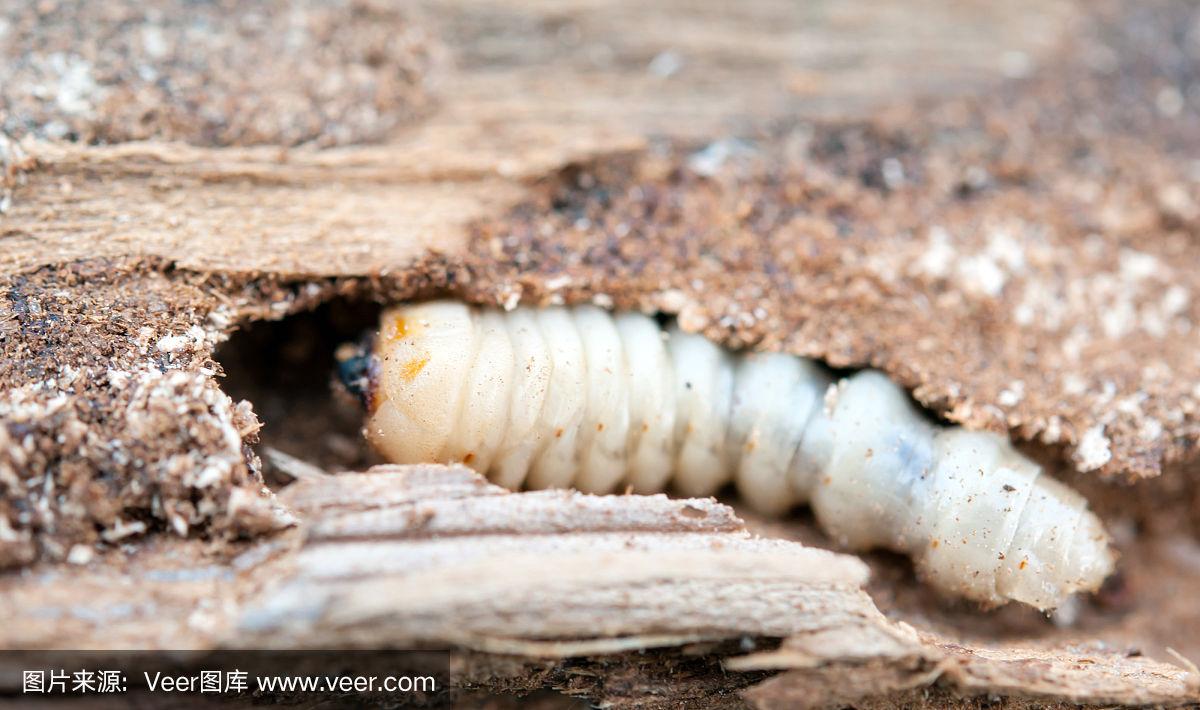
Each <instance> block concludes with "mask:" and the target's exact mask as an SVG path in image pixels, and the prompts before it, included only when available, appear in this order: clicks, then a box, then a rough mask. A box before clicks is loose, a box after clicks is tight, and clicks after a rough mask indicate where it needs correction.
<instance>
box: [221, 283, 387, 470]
mask: <svg viewBox="0 0 1200 710" xmlns="http://www.w3.org/2000/svg"><path fill="white" fill-rule="evenodd" d="M380 310H382V306H380V305H379V304H377V303H372V302H369V301H365V300H356V299H350V298H335V299H332V300H330V301H327V302H325V303H323V304H321V305H320V306H318V307H317V308H315V309H313V310H311V311H306V312H303V313H298V314H295V315H291V316H288V317H286V318H283V319H281V320H277V321H256V322H252V323H249V324H247V325H246V326H244V327H242V328H241V329H239V330H238V331H236V332H235V333H234V334H233V335H232V336H231V337H230V339H229V340H228V341H227V342H225V343H224V344H223V345H222V346H221V347H219V348H218V349H217V351H216V360H217V361H218V362H219V363H221V366H222V368H223V369H224V371H225V377H224V378H223V379H222V380H221V387H222V389H224V390H225V392H226V393H228V394H229V396H230V397H232V398H233V399H234V400H235V401H237V400H243V399H244V400H248V401H249V402H250V403H251V404H252V405H253V407H254V411H255V413H256V414H257V415H258V418H259V421H261V422H262V425H263V426H262V429H261V430H260V432H259V443H258V445H257V446H256V447H255V448H256V449H257V451H258V452H259V455H260V456H261V457H262V458H263V460H264V466H263V468H264V475H265V476H266V478H267V481H268V482H269V483H271V484H272V485H278V484H281V483H286V482H287V481H289V480H290V477H282V476H280V475H279V474H280V472H279V471H277V470H275V467H274V466H272V464H271V462H270V460H269V457H267V456H263V454H264V453H265V452H266V451H268V450H270V449H274V450H278V451H281V452H283V453H285V454H288V455H290V456H293V457H295V458H298V459H301V460H302V461H305V462H307V463H310V464H313V465H315V466H318V467H320V468H322V469H324V470H326V471H328V472H331V473H332V472H337V471H348V470H354V471H357V470H363V469H365V468H367V467H369V466H372V465H374V464H377V463H382V460H381V459H379V457H378V456H377V455H376V454H375V453H374V452H372V451H371V450H370V447H368V446H367V444H366V441H365V440H364V439H363V436H362V423H363V414H362V409H361V407H360V405H359V404H358V403H357V402H356V401H355V400H354V398H353V397H351V396H350V395H349V394H348V393H346V392H345V391H343V390H340V389H339V388H338V387H337V386H335V381H336V370H337V363H336V360H335V356H334V353H335V351H336V350H337V348H338V346H339V345H342V344H343V343H348V342H353V341H355V340H357V339H358V338H360V337H361V336H362V335H363V334H364V333H366V332H368V331H370V330H372V329H374V328H376V327H377V323H378V321H379V312H380Z"/></svg>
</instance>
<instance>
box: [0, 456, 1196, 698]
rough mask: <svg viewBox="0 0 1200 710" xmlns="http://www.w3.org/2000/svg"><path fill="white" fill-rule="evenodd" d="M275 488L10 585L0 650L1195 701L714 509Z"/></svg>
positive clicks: (442, 487)
mask: <svg viewBox="0 0 1200 710" xmlns="http://www.w3.org/2000/svg"><path fill="white" fill-rule="evenodd" d="M283 498H284V500H285V501H286V503H287V504H289V505H290V506H291V507H292V511H293V512H294V514H295V515H296V516H297V517H298V519H299V520H300V521H301V522H300V524H299V526H298V528H297V529H295V530H292V531H290V532H289V533H287V534H285V535H283V536H280V537H278V538H276V539H273V540H269V541H263V542H258V543H253V544H250V545H248V546H245V547H244V548H243V549H241V550H239V551H238V553H237V555H236V556H235V557H233V559H232V560H231V561H230V562H227V563H219V562H216V561H214V562H212V563H209V564H199V565H197V564H196V563H194V562H191V561H190V560H188V559H187V557H188V555H186V550H183V549H182V548H179V547H178V546H170V545H159V546H154V547H149V548H147V549H146V550H143V551H141V552H139V553H136V554H134V555H133V556H132V557H130V558H129V559H127V560H124V561H123V560H122V559H121V557H122V556H121V555H120V554H112V555H109V556H108V557H107V558H106V559H103V560H101V561H100V563H99V564H96V565H92V566H90V567H85V568H80V569H69V568H68V569H64V570H59V571H57V572H55V571H49V570H46V571H42V572H37V571H35V572H34V573H32V574H29V575H26V576H25V578H24V579H18V578H9V579H7V580H5V582H4V586H3V588H2V589H3V596H2V597H0V598H2V599H3V600H4V608H3V611H4V612H5V613H6V614H7V615H8V618H10V619H12V620H13V622H12V623H10V624H8V625H6V627H5V628H4V629H3V630H0V644H2V645H4V646H5V647H36V648H109V647H114V646H115V647H127V648H181V647H186V648H191V649H193V650H200V651H203V650H206V649H215V648H222V649H226V650H237V649H258V648H278V649H289V648H322V647H330V646H338V647H343V648H381V647H387V648H412V649H425V650H434V651H444V652H456V653H461V654H464V655H463V658H464V659H469V660H467V661H466V662H463V663H460V664H459V665H457V666H456V665H454V664H449V665H447V664H446V663H445V659H444V657H443V656H440V655H437V656H432V657H431V658H432V659H433V660H431V661H430V662H431V663H434V665H435V666H436V667H437V669H439V671H441V672H447V673H449V677H448V682H449V683H450V684H452V685H453V684H455V683H460V684H461V683H465V682H469V683H471V684H482V685H484V686H488V685H490V686H492V687H495V688H496V689H503V688H505V687H507V686H508V685H509V684H512V683H514V682H516V681H515V680H514V679H519V678H522V677H526V676H527V675H528V674H530V673H532V672H535V669H536V673H539V674H550V675H553V674H554V673H555V672H556V671H555V669H556V668H559V667H560V666H561V664H564V663H567V662H568V661H569V662H571V663H580V662H584V661H582V660H580V659H592V660H591V661H587V662H591V663H604V662H605V661H603V660H602V659H604V658H611V659H612V660H610V661H607V663H609V664H615V665H614V668H616V667H622V665H621V664H622V663H624V661H622V660H621V659H622V658H623V654H625V653H626V652H630V651H636V652H639V653H642V652H645V651H646V650H647V649H662V650H661V651H659V653H669V650H670V649H672V648H680V647H689V646H691V647H703V646H705V645H708V646H709V647H710V648H712V649H714V650H718V655H719V657H721V658H723V664H722V665H723V667H724V669H725V672H726V673H728V674H732V675H734V676H740V678H741V679H740V680H738V679H734V680H732V681H730V683H729V684H728V685H727V686H726V687H727V688H730V687H733V688H740V687H747V686H749V689H748V690H747V691H746V693H745V697H746V699H747V701H748V702H750V703H753V704H756V705H758V706H761V707H789V706H794V705H795V704H796V703H797V702H800V701H801V700H803V701H804V703H806V704H807V705H810V706H824V705H828V704H835V703H852V702H855V701H857V700H859V699H865V698H870V697H872V696H884V695H886V694H887V693H889V692H893V691H901V690H903V691H909V690H912V689H914V688H918V687H931V688H933V687H936V692H938V693H944V692H952V693H957V694H961V695H963V696H971V695H979V694H989V693H991V694H996V693H1001V694H1005V695H1013V696H1016V697H1031V698H1039V699H1042V700H1047V701H1069V702H1075V703H1091V704H1101V703H1134V704H1151V703H1154V704H1172V703H1179V702H1183V701H1184V700H1186V699H1188V698H1194V697H1200V696H1196V695H1195V694H1196V692H1197V689H1198V686H1197V683H1200V677H1196V676H1195V675H1193V674H1191V673H1189V671H1188V670H1186V669H1180V668H1176V667H1173V666H1170V665H1166V664H1163V663H1159V662H1155V661H1151V660H1149V659H1147V658H1141V657H1138V658H1129V657H1126V656H1124V655H1122V654H1114V653H1113V652H1111V651H1105V650H1102V649H1095V648H1087V647H1077V648H1069V649H1058V650H1054V649H1040V650H1039V649H1034V648H1023V647H1021V646H1020V645H1013V646H995V647H988V646H965V645H958V644H952V643H949V642H947V641H946V640H945V639H941V638H937V637H934V636H932V635H930V634H922V633H918V632H917V631H916V630H914V629H913V628H912V627H911V626H909V625H907V624H904V623H896V622H893V621H889V620H888V619H887V618H885V617H884V616H883V615H882V614H881V613H880V612H879V611H878V609H876V607H875V605H874V603H873V602H872V601H871V599H870V597H869V596H867V595H866V594H865V593H864V591H863V590H862V585H863V584H864V582H865V581H866V573H867V570H866V567H865V566H864V565H863V564H862V563H861V562H860V561H859V560H857V559H856V558H854V557H851V556H847V555H841V554H837V553H833V552H829V551H825V550H818V549H814V548H811V547H805V546H803V545H800V544H799V543H794V542H787V541H783V540H771V539H764V538H759V537H756V536H754V535H751V534H750V533H748V532H747V531H746V529H745V527H744V526H743V524H742V522H741V521H740V520H739V519H738V518H737V517H736V516H735V515H734V514H733V511H732V510H731V509H729V508H728V507H726V506H724V505H721V504H718V503H716V502H715V501H712V500H711V499H708V500H699V499H682V500H671V499H668V498H666V497H665V496H661V495H659V496H632V495H631V496H607V497H598V496H587V495H582V494H578V493H569V492H538V493H521V494H515V493H509V492H507V491H504V490H503V489H500V488H498V487H496V486H494V485H491V484H489V483H487V482H486V481H485V480H483V479H482V478H481V477H479V476H478V475H477V474H475V473H473V472H471V471H470V470H468V469H465V468H447V467H442V466H416V467H378V468H375V469H372V471H370V472H368V473H364V474H358V475H354V474H345V475H339V476H322V477H317V478H305V479H303V480H301V481H300V482H298V483H296V484H294V485H293V486H292V487H290V488H289V489H287V491H286V492H285V495H284V496H283ZM68 589H69V590H71V592H70V593H69V594H68V593H65V592H66V590H68ZM197 600H202V602H201V604H200V605H199V606H197V607H196V608H194V609H190V610H189V612H188V613H187V614H186V615H185V614H183V613H182V611H183V609H184V608H186V606H185V605H188V604H194V603H195V602H196V601H197ZM160 618H161V619H164V620H166V619H170V620H172V622H171V623H164V622H163V621H159V620H158V619H160ZM781 638H785V639H786V640H785V641H784V642H783V644H782V645H781V646H780V647H779V648H778V649H777V650H771V651H762V652H756V653H746V651H747V650H748V649H753V648H754V647H756V646H762V645H764V644H765V645H767V646H770V645H772V644H773V641H772V640H775V639H781ZM722 642H732V645H729V644H725V645H722ZM454 649H457V651H454ZM468 652H474V654H475V655H472V653H468ZM478 654H484V655H482V656H481V655H478ZM417 655H418V656H419V654H417ZM486 657H494V660H492V661H486V662H485V661H483V660H482V659H483V658H486ZM572 659H574V660H572ZM447 668H458V670H457V671H447V670H446V669H447ZM793 669H794V670H793ZM780 670H787V672H786V673H784V674H782V675H779V676H777V677H774V678H770V679H768V680H766V681H762V682H758V679H759V678H760V677H761V672H763V671H769V672H774V671H780ZM614 672H615V671H614ZM622 672H633V673H635V674H636V673H637V672H638V671H636V667H634V666H630V667H624V671H622ZM571 690H572V692H576V693H580V694H590V695H591V697H593V698H594V699H597V700H603V699H605V695H604V693H603V692H601V693H599V694H596V693H597V687H596V686H586V687H575V688H572V689H571ZM693 690H694V689H693ZM710 692H712V691H711V689H710ZM625 700H626V701H629V702H633V701H635V700H637V699H635V698H626V699H625ZM642 700H644V698H643V699H642ZM668 704H669V703H668Z"/></svg>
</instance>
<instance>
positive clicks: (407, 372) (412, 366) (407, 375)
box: [400, 355, 429, 382]
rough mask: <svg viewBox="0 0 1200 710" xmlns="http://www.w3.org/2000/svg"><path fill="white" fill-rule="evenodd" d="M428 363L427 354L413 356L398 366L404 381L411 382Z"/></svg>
mask: <svg viewBox="0 0 1200 710" xmlns="http://www.w3.org/2000/svg"><path fill="white" fill-rule="evenodd" d="M428 364H429V356H428V355H426V356H425V357H415V358H413V359H412V360H409V361H408V362H406V363H404V365H403V366H402V367H401V368H400V376H401V377H403V378H404V381H405V382H412V381H413V380H415V379H417V375H419V374H421V370H424V369H425V366H426V365H428Z"/></svg>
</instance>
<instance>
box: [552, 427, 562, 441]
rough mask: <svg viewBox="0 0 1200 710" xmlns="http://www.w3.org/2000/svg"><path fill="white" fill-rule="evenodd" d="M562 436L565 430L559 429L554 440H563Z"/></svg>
mask: <svg viewBox="0 0 1200 710" xmlns="http://www.w3.org/2000/svg"><path fill="white" fill-rule="evenodd" d="M562 435H563V430H562V429H557V430H555V432H554V438H555V439H561V438H562Z"/></svg>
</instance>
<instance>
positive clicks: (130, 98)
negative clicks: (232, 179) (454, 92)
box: [0, 0, 440, 146]
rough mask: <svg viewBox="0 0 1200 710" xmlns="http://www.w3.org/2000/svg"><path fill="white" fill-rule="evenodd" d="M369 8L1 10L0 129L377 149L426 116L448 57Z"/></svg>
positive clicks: (369, 4) (82, 6)
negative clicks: (396, 132) (354, 145)
mask: <svg viewBox="0 0 1200 710" xmlns="http://www.w3.org/2000/svg"><path fill="white" fill-rule="evenodd" d="M410 13H411V8H404V9H401V8H399V7H397V6H395V5H394V4H391V3H385V2H375V1H373V0H346V1H345V2H333V3H320V2H300V3H296V2H286V1H284V0H273V1H272V2H267V3H242V2H236V1H229V0H217V1H212V2H186V1H185V0H171V1H170V2H165V3H162V2H160V3H154V4H153V5H152V6H150V5H141V4H132V3H130V4H125V3H94V2H86V1H84V0H53V1H50V2H26V1H25V0H9V1H7V2H4V3H0V18H2V19H0V38H3V45H2V46H3V49H0V86H3V87H4V90H3V91H0V129H2V130H4V131H7V132H9V133H10V135H12V136H14V137H23V136H27V135H32V136H36V137H38V138H51V139H64V140H70V141H82V142H86V143H118V142H122V141H130V140H145V139H150V138H157V139H164V140H179V141H186V142H189V143H193V144H197V145H250V144H259V143H269V144H274V145H296V144H300V143H309V142H313V143H316V144H318V145H322V146H328V145H344V144H350V143H363V142H375V141H379V140H382V139H384V138H386V137H387V136H388V135H390V134H391V133H392V132H393V131H394V130H395V129H396V128H397V127H399V126H403V125H404V124H406V123H410V122H412V121H413V120H414V119H416V118H418V117H420V116H422V115H424V114H426V113H427V112H428V110H429V109H430V107H431V103H432V101H433V99H432V87H431V83H430V82H431V76H432V75H433V74H434V73H435V72H434V69H435V66H436V65H437V64H438V62H439V61H440V60H439V56H440V50H439V49H438V47H437V45H436V43H435V42H433V40H432V38H431V37H429V36H428V35H427V34H426V33H425V32H424V30H423V29H422V27H421V26H420V25H419V24H418V23H414V22H412V21H410V18H409V14H410Z"/></svg>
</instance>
